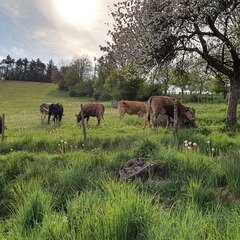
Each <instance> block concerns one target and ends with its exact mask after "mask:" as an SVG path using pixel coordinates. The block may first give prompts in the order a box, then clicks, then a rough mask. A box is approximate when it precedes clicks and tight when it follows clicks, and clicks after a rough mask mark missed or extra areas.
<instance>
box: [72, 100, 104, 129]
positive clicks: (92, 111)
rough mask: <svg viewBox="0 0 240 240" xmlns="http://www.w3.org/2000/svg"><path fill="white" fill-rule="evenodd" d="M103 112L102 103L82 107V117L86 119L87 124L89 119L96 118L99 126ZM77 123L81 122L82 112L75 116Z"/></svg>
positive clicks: (87, 104)
mask: <svg viewBox="0 0 240 240" xmlns="http://www.w3.org/2000/svg"><path fill="white" fill-rule="evenodd" d="M104 111H105V106H104V105H103V104H102V103H86V104H85V105H84V106H83V117H84V118H86V119H87V123H88V121H89V118H90V117H97V120H98V125H100V121H101V118H102V119H103V120H104V118H103V114H104ZM76 117H77V122H78V123H79V122H80V121H81V120H82V112H81V111H80V112H79V114H76Z"/></svg>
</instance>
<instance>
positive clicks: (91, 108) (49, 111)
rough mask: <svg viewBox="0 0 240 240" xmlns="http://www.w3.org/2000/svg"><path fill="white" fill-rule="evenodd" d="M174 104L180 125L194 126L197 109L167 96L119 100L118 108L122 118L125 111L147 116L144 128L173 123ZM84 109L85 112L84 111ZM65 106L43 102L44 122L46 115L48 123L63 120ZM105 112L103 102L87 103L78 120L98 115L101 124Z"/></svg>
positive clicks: (42, 117)
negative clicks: (145, 101) (139, 100)
mask: <svg viewBox="0 0 240 240" xmlns="http://www.w3.org/2000/svg"><path fill="white" fill-rule="evenodd" d="M174 106H175V108H176V107H177V114H178V125H180V126H194V125H195V110H194V109H193V108H189V107H186V106H184V105H183V104H182V103H180V102H179V101H178V100H176V99H175V98H172V97H167V96H152V97H150V98H149V100H148V102H147V103H144V102H138V101H125V100H121V101H119V102H118V110H119V117H120V119H122V118H123V116H124V115H125V113H127V114H130V115H138V116H140V117H144V118H145V123H144V129H145V128H146V126H147V125H148V126H149V127H152V126H153V127H155V126H157V125H159V124H158V123H159V121H160V125H161V123H162V122H163V119H165V120H166V125H167V126H170V125H172V124H173V119H174ZM82 111H83V112H82ZM63 112H64V108H63V105H62V104H60V103H51V104H49V103H42V104H41V105H40V114H41V120H42V122H44V120H45V118H46V116H48V120H47V122H48V124H50V119H51V117H52V120H53V121H54V122H61V120H62V116H63ZM104 112H105V106H104V105H103V104H102V103H93V102H92V103H86V104H85V105H84V106H83V108H82V110H81V111H80V112H79V113H78V114H76V118H77V122H78V123H79V122H81V120H82V117H83V118H84V119H85V118H86V121H87V123H88V121H89V118H90V117H96V118H97V120H98V124H100V121H101V119H104V118H103V115H104Z"/></svg>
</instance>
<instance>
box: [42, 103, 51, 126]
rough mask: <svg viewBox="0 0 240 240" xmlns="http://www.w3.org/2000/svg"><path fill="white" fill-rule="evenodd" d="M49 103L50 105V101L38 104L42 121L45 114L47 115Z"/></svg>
mask: <svg viewBox="0 0 240 240" xmlns="http://www.w3.org/2000/svg"><path fill="white" fill-rule="evenodd" d="M50 105H51V103H42V104H41V105H40V108H39V111H40V115H41V121H42V122H44V120H45V118H46V116H47V115H48V112H49V106H50Z"/></svg>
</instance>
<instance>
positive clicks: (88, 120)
mask: <svg viewBox="0 0 240 240" xmlns="http://www.w3.org/2000/svg"><path fill="white" fill-rule="evenodd" d="M89 118H90V117H89V116H88V117H86V119H87V124H88V121H89Z"/></svg>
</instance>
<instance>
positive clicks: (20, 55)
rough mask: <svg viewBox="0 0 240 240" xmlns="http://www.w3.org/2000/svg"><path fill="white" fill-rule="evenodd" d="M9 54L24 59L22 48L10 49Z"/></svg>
mask: <svg viewBox="0 0 240 240" xmlns="http://www.w3.org/2000/svg"><path fill="white" fill-rule="evenodd" d="M11 52H12V53H13V54H15V55H16V56H17V57H24V54H25V52H24V50H23V49H22V48H17V47H12V48H11Z"/></svg>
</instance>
